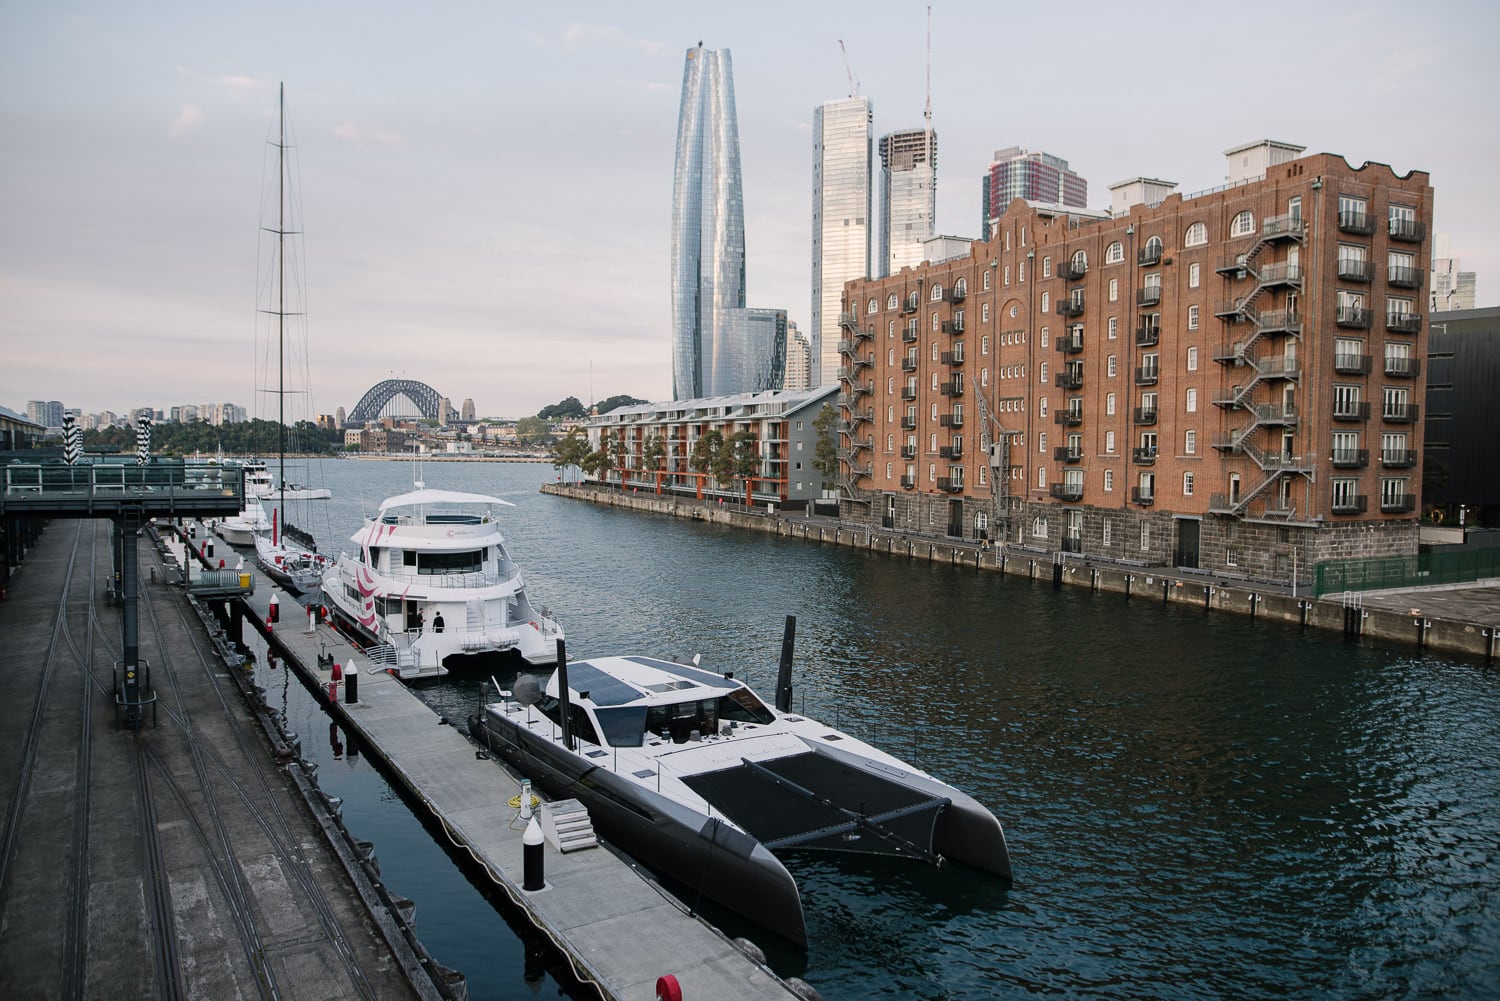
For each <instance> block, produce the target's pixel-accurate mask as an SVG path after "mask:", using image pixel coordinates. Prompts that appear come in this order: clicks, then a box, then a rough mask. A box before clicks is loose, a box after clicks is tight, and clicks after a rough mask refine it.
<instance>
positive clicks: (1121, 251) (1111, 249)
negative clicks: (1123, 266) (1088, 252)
mask: <svg viewBox="0 0 1500 1001" xmlns="http://www.w3.org/2000/svg"><path fill="white" fill-rule="evenodd" d="M1124 259H1125V244H1123V243H1121V242H1120V241H1119V240H1116V241H1115V242H1114V243H1111V244H1110V245H1109V246H1108V247H1107V248H1105V251H1104V263H1105V264H1119V263H1120V262H1121V261H1123V260H1124Z"/></svg>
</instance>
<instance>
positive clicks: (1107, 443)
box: [1104, 431, 1115, 455]
mask: <svg viewBox="0 0 1500 1001" xmlns="http://www.w3.org/2000/svg"><path fill="white" fill-rule="evenodd" d="M1104 453H1105V454H1106V455H1114V454H1115V433H1114V432H1113V431H1106V432H1104Z"/></svg>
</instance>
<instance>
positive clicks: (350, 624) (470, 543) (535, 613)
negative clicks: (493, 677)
mask: <svg viewBox="0 0 1500 1001" xmlns="http://www.w3.org/2000/svg"><path fill="white" fill-rule="evenodd" d="M510 506H513V505H511V504H510V502H509V501H504V500H501V499H500V498H498V497H490V496H488V495H485V494H469V493H458V492H455V491H447V490H426V489H419V490H415V491H413V492H411V493H407V494H401V495H400V496H397V497H391V498H389V499H387V500H386V501H385V502H384V503H383V504H381V505H380V510H379V511H378V512H377V513H376V515H375V516H374V517H373V518H368V519H366V520H365V523H364V526H363V527H362V528H361V529H360V530H359V531H358V532H356V533H355V534H354V535H353V536H351V537H350V540H351V541H352V542H354V543H355V544H356V545H357V546H358V551H357V552H356V553H355V554H353V555H350V554H349V553H342V554H340V556H339V558H338V560H337V561H336V562H335V563H334V564H333V565H332V566H331V568H330V569H329V570H328V572H327V573H326V574H325V575H324V578H323V598H324V601H325V603H326V604H327V605H328V607H329V609H330V610H331V611H332V612H333V614H334V615H335V616H336V617H337V619H338V621H339V624H340V625H341V626H342V627H343V628H344V629H345V630H346V631H347V632H349V633H351V634H352V635H353V637H354V638H355V639H356V640H357V641H358V642H360V643H361V645H363V646H365V647H366V653H367V654H368V656H369V657H370V659H371V660H372V661H373V662H374V663H376V664H377V665H380V666H384V667H386V668H388V669H390V670H391V671H393V672H394V673H395V674H397V675H398V676H399V677H401V678H404V679H412V678H423V677H438V676H441V675H444V674H447V673H448V671H449V670H450V669H453V668H455V667H474V668H477V669H480V670H482V671H485V672H490V671H506V672H507V673H510V672H514V671H515V670H519V669H524V668H525V667H526V666H528V665H532V666H536V665H548V664H553V663H556V661H557V643H558V641H559V640H561V639H562V638H563V632H562V628H561V627H560V626H558V624H557V622H556V620H554V619H553V618H552V616H551V614H550V613H549V612H548V611H547V610H546V609H545V608H543V607H540V606H537V605H534V604H532V602H531V600H530V598H529V597H528V596H527V594H526V582H525V579H524V578H523V576H522V574H521V570H520V568H519V567H518V566H517V565H516V563H515V561H514V560H512V559H511V556H510V553H509V552H508V551H507V550H506V547H505V539H504V536H503V535H502V534H501V531H500V523H499V520H498V519H497V516H496V515H497V512H498V510H499V508H501V507H510Z"/></svg>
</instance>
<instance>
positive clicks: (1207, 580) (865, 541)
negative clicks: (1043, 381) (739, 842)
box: [541, 482, 1500, 661]
mask: <svg viewBox="0 0 1500 1001" xmlns="http://www.w3.org/2000/svg"><path fill="white" fill-rule="evenodd" d="M541 492H542V493H544V494H551V495H553V496H556V497H566V498H570V499H573V500H583V501H589V502H591V503H595V504H603V505H606V506H608V507H618V508H623V509H626V510H630V511H640V512H645V513H650V514H659V515H667V516H669V517H675V518H683V519H687V520H691V521H703V522H709V523H711V524H716V525H724V526H726V527H730V528H742V529H747V530H749V531H755V532H763V533H766V534H769V535H779V536H784V537H787V538H795V539H803V540H805V541H808V542H818V543H828V544H832V545H837V546H848V547H851V548H854V549H866V550H869V551H871V552H877V553H885V554H887V555H890V556H905V557H907V558H910V559H922V560H927V561H929V562H934V563H948V564H951V565H953V566H965V567H973V568H974V569H975V570H983V571H988V572H992V573H1007V574H1011V575H1013V576H1019V577H1026V578H1029V579H1033V580H1050V581H1053V582H1054V583H1058V584H1067V585H1068V586H1070V587H1087V588H1089V589H1091V590H1094V591H1111V592H1115V593H1118V594H1123V595H1125V596H1126V597H1128V598H1134V599H1138V600H1142V601H1151V600H1155V601H1160V602H1171V603H1174V604H1188V605H1196V606H1198V607H1201V608H1203V609H1205V610H1206V611H1218V612H1229V613H1232V614H1235V615H1244V616H1249V617H1250V618H1252V619H1256V618H1265V619H1269V620H1271V621H1274V622H1280V623H1287V624H1292V625H1297V626H1301V627H1311V628H1315V629H1322V630H1326V631H1332V632H1341V633H1344V634H1345V635H1346V636H1349V637H1351V638H1355V637H1358V638H1368V639H1371V640H1378V641H1382V642H1391V643H1400V644H1403V645H1407V646H1415V647H1416V648H1417V649H1419V650H1420V649H1431V650H1435V651H1443V652H1445V653H1455V654H1461V655H1465V656H1469V657H1475V658H1478V659H1480V660H1485V661H1494V660H1495V659H1497V658H1500V581H1479V582H1476V584H1475V585H1474V586H1473V587H1472V588H1467V589H1450V590H1446V591H1445V590H1443V589H1437V588H1434V589H1419V590H1415V591H1411V590H1407V591H1394V592H1376V591H1363V592H1355V593H1354V594H1353V596H1352V598H1350V599H1348V603H1347V604H1346V601H1345V599H1344V598H1343V597H1342V596H1340V595H1325V596H1324V597H1322V598H1314V597H1312V596H1310V595H1292V594H1291V593H1290V589H1289V588H1287V587H1285V586H1277V585H1273V584H1261V583H1257V582H1255V581H1249V580H1226V579H1225V578H1224V577H1223V575H1213V574H1204V573H1190V572H1183V571H1180V570H1176V569H1174V568H1171V567H1158V566H1145V565H1142V566H1131V565H1126V564H1120V563H1116V562H1113V561H1100V560H1093V559H1090V558H1089V557H1088V556H1087V555H1082V554H1072V553H1068V554H1058V553H1053V552H1048V551H1042V550H1028V549H1026V548H1024V547H1019V546H1006V547H1000V548H982V547H981V546H979V545H978V544H977V543H975V542H969V541H959V540H955V539H951V538H947V537H943V538H937V537H933V536H925V535H913V534H911V533H901V532H889V531H882V530H880V529H875V528H871V527H869V526H866V525H849V524H845V523H843V522H840V521H839V520H837V519H834V518H828V517H824V516H814V517H804V516H803V515H802V514H801V513H795V514H793V513H776V514H771V513H768V512H766V511H764V510H762V509H756V510H755V511H753V512H748V513H747V512H746V511H745V510H744V509H743V507H741V506H738V505H735V506H730V505H720V504H714V503H711V502H708V501H698V500H696V499H693V498H688V497H675V496H667V495H657V494H653V493H626V492H622V491H620V490H618V489H616V488H614V487H601V486H598V485H594V484H576V483H561V482H559V483H544V484H543V485H542V487H541ZM1460 591H1469V592H1472V593H1474V594H1476V595H1478V596H1479V598H1478V600H1476V601H1470V602H1465V603H1463V604H1464V605H1465V606H1466V608H1465V609H1463V610H1459V611H1458V614H1455V613H1454V612H1453V611H1449V612H1448V613H1447V614H1445V610H1443V609H1442V606H1443V605H1445V604H1452V603H1451V602H1447V601H1445V600H1444V598H1443V597H1442V596H1443V595H1444V594H1450V593H1454V594H1456V593H1459V592H1460ZM1373 602H1378V604H1375V603H1373ZM1424 606H1425V607H1424Z"/></svg>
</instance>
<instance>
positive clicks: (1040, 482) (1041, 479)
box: [1036, 466, 1047, 536]
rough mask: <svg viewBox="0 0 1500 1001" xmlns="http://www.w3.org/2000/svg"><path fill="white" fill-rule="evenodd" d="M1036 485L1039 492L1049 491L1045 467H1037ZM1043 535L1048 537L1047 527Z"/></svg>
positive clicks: (1044, 523)
mask: <svg viewBox="0 0 1500 1001" xmlns="http://www.w3.org/2000/svg"><path fill="white" fill-rule="evenodd" d="M1036 485H1037V488H1038V489H1039V490H1046V489H1047V469H1046V467H1045V466H1038V467H1036ZM1042 524H1043V526H1045V525H1046V522H1043V523H1042ZM1042 534H1043V536H1045V535H1046V531H1045V527H1044V529H1043V532H1042Z"/></svg>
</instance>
